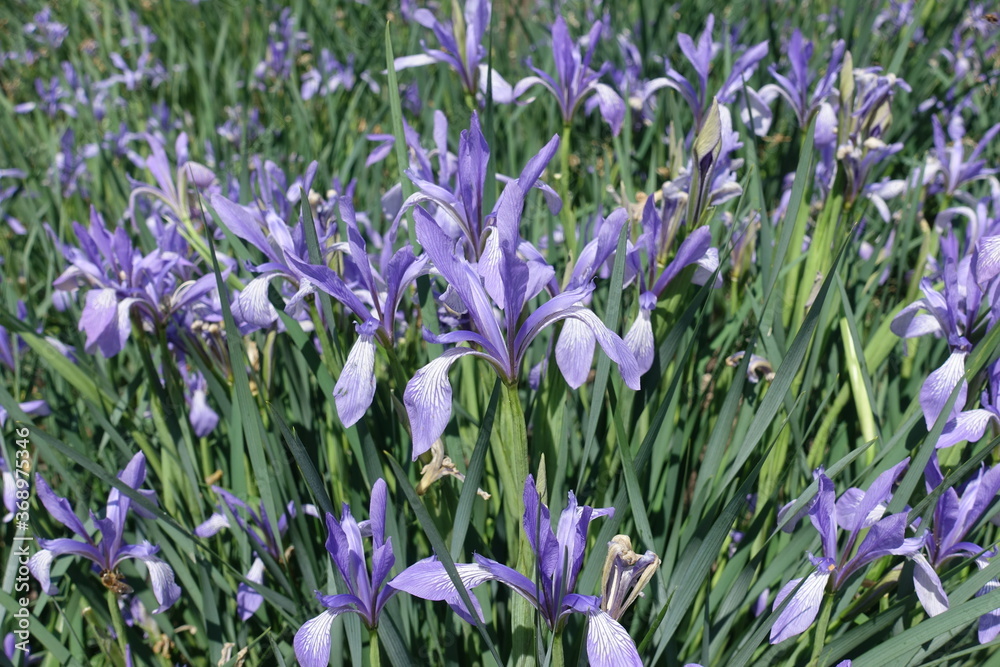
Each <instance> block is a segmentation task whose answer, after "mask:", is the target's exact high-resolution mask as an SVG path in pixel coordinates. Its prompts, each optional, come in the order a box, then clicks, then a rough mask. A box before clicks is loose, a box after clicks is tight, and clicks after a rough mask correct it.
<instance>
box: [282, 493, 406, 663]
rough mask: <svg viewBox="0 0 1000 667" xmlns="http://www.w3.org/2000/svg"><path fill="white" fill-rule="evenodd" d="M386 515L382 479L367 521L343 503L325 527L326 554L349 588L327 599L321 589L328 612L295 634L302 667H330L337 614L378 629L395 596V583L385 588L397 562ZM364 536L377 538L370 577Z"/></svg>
mask: <svg viewBox="0 0 1000 667" xmlns="http://www.w3.org/2000/svg"><path fill="white" fill-rule="evenodd" d="M385 511H386V485H385V480H383V479H378V480H376V482H375V485H374V486H373V487H372V498H371V506H370V509H369V513H368V520H367V521H361V522H358V521H355V519H354V517H353V516H351V509H350V508H349V507H348V506H347V503H344V509H343V513H342V514H341V516H340V521H337V519H336V517H334V516H333V515H332V514H330V513H327V515H326V525H327V528H328V529H329V531H330V534H329V536H328V537H327V540H326V550H327V551H328V552H329V553H330V558H332V559H333V562H334V564H335V565H336V566H337V571H338V572H340V577H341V579H343V581H344V583H345V584H346V585H347V593H340V594H337V595H324V594H322V593H320V592H319V591H316V599H317V600H319V601H320V603H321V604H322V605H323V606H324V607H326V610H325V611H323V613H321V614H320V615H319V616H317V617H315V618H313V619H311V620H309V621H306V622H305V623H304V624H303V625H302V627H301V628H299V631H298V632H296V633H295V641H294V645H295V657H296V658H297V659H298V661H299V663H300V664H301V665H302V666H303V667H326V665H328V664H329V663H330V644H331V640H330V626H331V625H333V621H334V619H335V618H337V616H339V615H341V614H345V613H348V612H350V613H353V614H357V615H358V616H360V617H361V621H362V622H363V623H364V624H365V625H366V626H367V627H369V628H372V629H374V628H375V627H376V626H377V625H378V617H379V614H380V613H381V612H382V607H384V606H385V603H386V602H388V601H389V598H391V597H392V596H393V595H394V594H395V593H396V589H395V588H393V586H392V585H391V584H389V585H386V584H385V581H386V579H388V577H389V571H390V570H391V569H392V566H393V565H394V564H395V562H396V557H395V556H394V555H393V553H392V538H391V537H386V536H385ZM364 537H371V538H372V558H371V564H372V565H371V573H370V574H369V571H368V565H367V560H366V559H365V549H364V546H363V545H362V543H361V539H362V538H364Z"/></svg>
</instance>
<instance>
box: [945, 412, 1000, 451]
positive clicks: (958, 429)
mask: <svg viewBox="0 0 1000 667" xmlns="http://www.w3.org/2000/svg"><path fill="white" fill-rule="evenodd" d="M997 421H998V420H997V416H996V415H995V414H993V413H992V412H990V411H989V410H982V409H978V410H966V411H965V412H960V413H958V416H957V417H955V419H954V421H951V422H949V423H948V424H947V425H945V427H944V431H943V432H942V433H941V437H940V438H938V441H937V444H936V445H935V447H937V448H938V449H942V448H944V447H951V446H952V445H957V444H958V443H960V442H965V441H966V440H968V441H969V442H978V441H979V440H980V439H981V438H982V437H983V435H984V434H985V433H986V429H987V428H989V425H990V422H994V423H996V422H997Z"/></svg>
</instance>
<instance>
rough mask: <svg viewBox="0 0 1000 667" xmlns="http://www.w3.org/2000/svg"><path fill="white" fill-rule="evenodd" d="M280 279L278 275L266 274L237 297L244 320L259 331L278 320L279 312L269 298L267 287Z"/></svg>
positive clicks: (251, 283)
mask: <svg viewBox="0 0 1000 667" xmlns="http://www.w3.org/2000/svg"><path fill="white" fill-rule="evenodd" d="M277 277H278V274H277V273H266V274H264V275H261V276H257V277H256V278H254V279H253V280H251V281H250V282H249V283H248V284H247V286H246V287H244V288H243V291H242V292H240V294H239V296H238V297H237V301H238V302H239V303H238V306H237V307H238V308H239V312H240V315H241V316H242V318H243V320H244V321H245V322H246V323H247V324H250V325H253V326H254V327H255V328H257V329H263V328H266V327H269V326H271V325H272V324H273V323H274V322H276V321H277V319H278V311H277V310H276V309H275V307H274V306H273V305H272V304H271V300H270V299H268V298H267V287H268V285H270V284H271V281H272V280H274V279H275V278H277Z"/></svg>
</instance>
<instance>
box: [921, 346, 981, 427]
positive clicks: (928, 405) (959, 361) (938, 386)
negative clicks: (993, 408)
mask: <svg viewBox="0 0 1000 667" xmlns="http://www.w3.org/2000/svg"><path fill="white" fill-rule="evenodd" d="M967 356H968V353H967V352H960V351H955V352H952V353H951V355H950V356H949V357H948V360H947V361H945V362H944V364H943V365H942V366H941V367H940V368H938V369H937V370H936V371H934V372H933V373H931V374H930V375H929V376H928V377H927V379H926V380H925V381H924V386H923V387H921V388H920V407H921V408H922V409H923V411H924V419H925V421H926V423H927V430H930V429H932V428H934V422H935V421H937V418H938V416H939V415H940V414H941V411H942V410H944V406H945V404H946V403H947V402H948V398H949V397H950V396H951V392H952V391H953V390H954V389H955V386H956V385H958V384H959V383H961V389H959V392H958V398H957V399H956V401H955V408H954V409H955V410H956V411H957V410H960V409H961V408H962V407H964V406H965V399H966V394H967V393H968V391H969V383H968V382H966V380H965V357H967Z"/></svg>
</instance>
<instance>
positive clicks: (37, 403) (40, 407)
mask: <svg viewBox="0 0 1000 667" xmlns="http://www.w3.org/2000/svg"><path fill="white" fill-rule="evenodd" d="M18 407H19V408H20V409H21V412H23V413H25V414H26V415H28V416H29V417H46V416H48V415H50V414H52V409H51V408H50V407H49V404H48V402H46V401H45V400H42V399H35V400H32V401H25V402H24V403H18ZM6 423H7V408H5V407H3V406H2V405H0V427H2V426H4V424H6Z"/></svg>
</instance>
